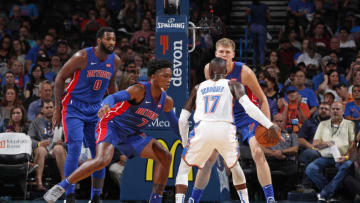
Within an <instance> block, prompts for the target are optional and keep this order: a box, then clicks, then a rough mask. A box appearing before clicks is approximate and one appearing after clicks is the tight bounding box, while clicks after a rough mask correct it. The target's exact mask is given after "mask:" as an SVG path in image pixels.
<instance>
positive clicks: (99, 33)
mask: <svg viewBox="0 0 360 203" xmlns="http://www.w3.org/2000/svg"><path fill="white" fill-rule="evenodd" d="M105 32H113V33H115V31H114V29H112V28H111V27H102V28H100V29H99V30H98V31H97V33H96V39H97V38H102V37H103V36H104V33H105Z"/></svg>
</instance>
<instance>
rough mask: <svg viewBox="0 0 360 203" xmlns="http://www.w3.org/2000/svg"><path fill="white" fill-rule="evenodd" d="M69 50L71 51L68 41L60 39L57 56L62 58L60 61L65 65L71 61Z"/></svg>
mask: <svg viewBox="0 0 360 203" xmlns="http://www.w3.org/2000/svg"><path fill="white" fill-rule="evenodd" d="M69 49H70V47H69V44H68V42H67V41H66V40H61V39H60V40H58V41H57V46H56V53H55V55H57V56H58V57H60V59H61V61H62V62H63V63H66V61H67V60H69V58H70V56H69Z"/></svg>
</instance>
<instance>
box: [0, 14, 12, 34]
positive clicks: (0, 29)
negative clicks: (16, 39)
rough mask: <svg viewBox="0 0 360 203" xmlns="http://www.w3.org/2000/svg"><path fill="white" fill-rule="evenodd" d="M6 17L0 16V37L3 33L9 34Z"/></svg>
mask: <svg viewBox="0 0 360 203" xmlns="http://www.w3.org/2000/svg"><path fill="white" fill-rule="evenodd" d="M6 20H7V19H6V18H5V17H4V16H0V39H1V38H2V37H4V36H5V35H9V36H11V31H10V30H8V29H7V27H6V25H7V22H6Z"/></svg>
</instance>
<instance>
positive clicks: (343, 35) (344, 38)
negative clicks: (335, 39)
mask: <svg viewBox="0 0 360 203" xmlns="http://www.w3.org/2000/svg"><path fill="white" fill-rule="evenodd" d="M339 39H340V48H352V49H356V44H355V41H354V40H352V39H350V37H349V29H348V28H346V27H341V28H340V34H339Z"/></svg>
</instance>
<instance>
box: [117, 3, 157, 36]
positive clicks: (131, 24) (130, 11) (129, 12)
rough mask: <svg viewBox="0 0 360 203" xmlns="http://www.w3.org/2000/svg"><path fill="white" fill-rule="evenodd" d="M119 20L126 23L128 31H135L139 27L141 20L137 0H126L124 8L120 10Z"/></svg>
mask: <svg viewBox="0 0 360 203" xmlns="http://www.w3.org/2000/svg"><path fill="white" fill-rule="evenodd" d="M150 2H152V1H150ZM146 10H149V9H146ZM118 20H120V22H122V23H123V24H124V26H125V29H126V31H127V32H131V33H133V32H135V30H136V29H137V28H138V27H139V24H140V20H141V18H140V14H139V12H138V8H137V5H136V2H135V1H132V0H126V1H124V8H123V9H122V10H121V11H120V12H119V15H118Z"/></svg>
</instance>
